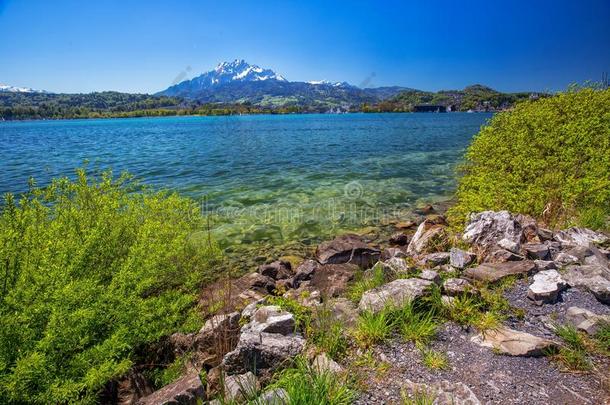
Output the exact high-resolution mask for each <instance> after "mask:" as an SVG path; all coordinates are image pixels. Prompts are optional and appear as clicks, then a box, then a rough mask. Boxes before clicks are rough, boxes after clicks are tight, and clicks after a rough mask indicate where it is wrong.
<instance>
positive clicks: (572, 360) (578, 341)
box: [554, 325, 592, 372]
mask: <svg viewBox="0 0 610 405" xmlns="http://www.w3.org/2000/svg"><path fill="white" fill-rule="evenodd" d="M555 334H557V336H559V337H560V338H561V339H562V340H563V342H564V343H565V345H564V346H563V347H560V348H559V351H558V352H557V354H555V356H554V358H555V360H557V361H558V362H559V363H561V364H562V365H563V366H564V367H565V368H566V369H567V370H569V371H585V372H586V371H590V370H591V369H592V364H591V361H590V360H589V358H588V356H587V344H586V341H585V338H584V337H583V335H582V334H581V333H580V332H578V331H577V330H576V328H574V326H572V325H556V326H555Z"/></svg>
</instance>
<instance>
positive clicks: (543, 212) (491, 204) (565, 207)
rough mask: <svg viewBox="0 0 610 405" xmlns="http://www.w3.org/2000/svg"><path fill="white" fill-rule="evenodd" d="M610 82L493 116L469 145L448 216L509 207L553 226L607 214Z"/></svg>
mask: <svg viewBox="0 0 610 405" xmlns="http://www.w3.org/2000/svg"><path fill="white" fill-rule="evenodd" d="M609 151H610V89H607V90H595V89H591V88H582V89H573V90H570V91H568V92H565V93H560V94H557V95H555V96H553V97H549V98H544V99H541V100H537V101H528V102H523V103H521V104H518V105H517V106H516V107H515V108H514V109H513V110H512V111H508V112H503V113H499V114H497V115H495V116H494V117H493V118H492V119H491V121H490V123H489V125H487V126H485V127H483V128H482V129H481V132H480V133H479V134H478V135H477V136H475V138H474V140H473V142H472V144H471V145H470V147H469V148H468V151H467V152H466V160H465V163H464V164H463V166H462V173H463V176H462V177H461V178H460V180H459V185H458V191H457V200H458V202H457V204H456V205H455V206H454V207H453V209H451V211H450V216H451V217H452V219H453V220H454V221H456V223H457V224H460V223H463V222H464V221H465V219H466V217H467V215H468V214H469V213H471V212H478V211H483V210H509V211H512V212H519V213H523V214H529V215H532V216H534V217H536V218H538V219H541V220H543V221H544V222H546V223H547V224H548V225H550V226H564V225H572V224H577V225H583V226H588V227H593V228H604V227H606V226H607V219H608V216H609V215H610V153H609Z"/></svg>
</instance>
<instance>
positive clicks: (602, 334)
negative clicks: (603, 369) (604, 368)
mask: <svg viewBox="0 0 610 405" xmlns="http://www.w3.org/2000/svg"><path fill="white" fill-rule="evenodd" d="M594 339H595V342H596V344H597V347H598V348H599V350H600V351H602V352H604V354H606V355H607V356H608V355H610V323H604V324H602V325H601V326H600V328H599V330H598V331H597V332H596V333H595V335H594Z"/></svg>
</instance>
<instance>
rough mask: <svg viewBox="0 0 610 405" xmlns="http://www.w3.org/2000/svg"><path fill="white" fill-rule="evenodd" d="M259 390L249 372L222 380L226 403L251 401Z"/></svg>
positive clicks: (256, 381) (256, 382)
mask: <svg viewBox="0 0 610 405" xmlns="http://www.w3.org/2000/svg"><path fill="white" fill-rule="evenodd" d="M258 389H259V384H258V380H257V379H256V376H255V375H254V374H252V373H251V372H249V371H248V372H247V373H244V374H235V375H228V376H226V377H225V378H224V398H225V400H226V401H228V402H233V401H234V402H239V401H242V400H245V399H251V398H252V397H253V396H255V394H256V392H257V391H258Z"/></svg>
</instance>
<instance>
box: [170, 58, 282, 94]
mask: <svg viewBox="0 0 610 405" xmlns="http://www.w3.org/2000/svg"><path fill="white" fill-rule="evenodd" d="M264 80H278V81H282V82H285V81H286V79H285V78H284V77H282V76H281V75H279V74H277V73H275V72H274V71H273V70H271V69H263V68H261V67H259V66H257V65H250V64H249V63H247V62H246V61H245V60H243V59H235V60H234V61H233V62H223V63H220V64H219V65H218V66H216V68H215V69H214V70H211V71H209V72H206V73H203V74H202V75H200V76H197V77H195V78H194V79H192V80H187V81H185V82H182V83H179V84H178V85H177V86H185V87H191V88H198V89H209V88H212V87H215V86H219V85H221V84H226V83H231V82H256V81H264Z"/></svg>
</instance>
